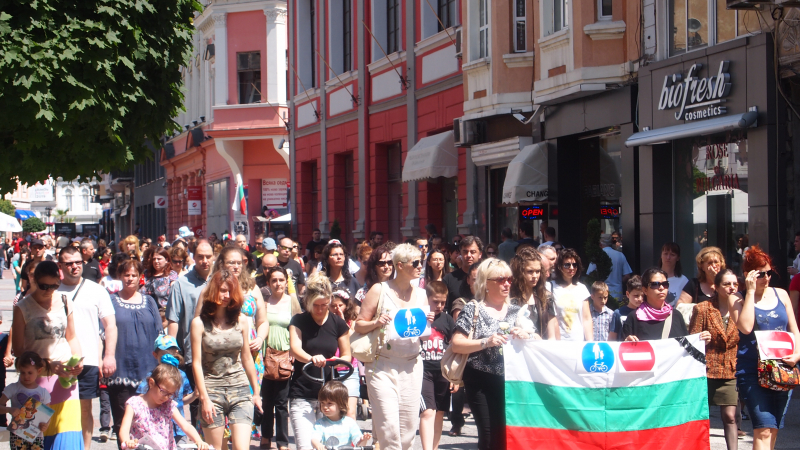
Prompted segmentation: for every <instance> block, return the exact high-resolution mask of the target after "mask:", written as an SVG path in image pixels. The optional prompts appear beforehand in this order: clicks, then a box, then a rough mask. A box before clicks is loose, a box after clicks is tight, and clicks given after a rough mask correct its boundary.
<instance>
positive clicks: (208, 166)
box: [148, 0, 289, 240]
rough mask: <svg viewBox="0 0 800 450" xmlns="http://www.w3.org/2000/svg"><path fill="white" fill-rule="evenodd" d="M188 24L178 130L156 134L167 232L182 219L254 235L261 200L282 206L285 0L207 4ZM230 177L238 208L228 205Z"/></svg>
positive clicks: (204, 232) (201, 232)
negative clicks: (240, 197)
mask: <svg viewBox="0 0 800 450" xmlns="http://www.w3.org/2000/svg"><path fill="white" fill-rule="evenodd" d="M194 24H195V28H196V31H195V36H194V50H193V53H192V55H191V59H190V61H189V64H188V65H187V66H186V67H185V68H184V69H183V71H182V73H183V79H184V86H185V89H186V104H185V108H186V111H185V112H184V113H182V114H181V115H180V116H178V117H176V118H175V121H176V122H177V123H178V124H181V125H183V129H182V130H181V132H180V133H178V132H176V133H175V134H173V135H172V136H167V137H165V138H164V139H162V148H161V154H160V157H159V161H160V163H161V166H162V167H163V169H164V178H165V179H164V181H162V184H164V183H166V186H165V189H166V193H165V195H166V199H165V200H166V204H165V205H164V206H165V207H166V217H165V224H166V225H165V228H166V234H167V236H168V239H169V240H171V239H172V238H174V235H175V234H176V233H177V231H178V228H180V227H182V226H188V227H189V228H190V229H192V230H193V231H194V232H195V234H196V235H198V236H209V235H211V234H212V233H214V234H216V235H217V236H218V237H222V233H224V232H226V231H231V232H233V231H237V232H243V233H245V234H248V235H250V236H252V235H253V233H254V232H259V231H261V230H262V229H263V228H264V223H265V222H262V221H260V220H259V219H260V218H261V217H263V215H264V213H265V210H264V208H265V207H268V208H267V211H269V210H272V209H274V210H275V214H278V215H281V216H283V215H285V214H288V212H289V205H288V193H287V190H288V189H289V183H288V180H289V150H288V148H289V147H288V145H286V143H287V139H288V133H287V131H286V126H285V121H286V120H287V119H288V108H287V96H286V79H287V68H286V36H287V34H286V33H287V31H286V2H284V1H274V0H265V1H229V2H217V1H212V2H210V3H208V5H206V7H205V9H204V11H203V13H202V14H200V15H198V16H197V17H195V19H194ZM237 179H241V180H243V184H244V189H245V192H246V197H247V211H245V213H244V214H241V213H240V212H238V211H237V212H234V211H232V209H231V204H232V201H233V198H234V195H235V189H236V188H237V184H236V180H237ZM157 184H158V182H156V185H157ZM274 186H280V189H283V196H282V197H281V195H279V194H280V192H278V191H280V189H276V188H274ZM153 198H154V199H155V196H153ZM281 199H282V201H280V200H281ZM148 200H149V198H148ZM156 206H160V205H157V204H154V206H153V208H154V210H155V208H156ZM284 220H285V219H284ZM270 226H273V225H272V224H270ZM274 226H283V225H278V224H275V225H274Z"/></svg>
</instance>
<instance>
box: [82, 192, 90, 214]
mask: <svg viewBox="0 0 800 450" xmlns="http://www.w3.org/2000/svg"><path fill="white" fill-rule="evenodd" d="M81 206H83V210H84V211H89V190H88V189H86V188H84V189H83V190H82V191H81Z"/></svg>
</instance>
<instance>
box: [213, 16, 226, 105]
mask: <svg viewBox="0 0 800 450" xmlns="http://www.w3.org/2000/svg"><path fill="white" fill-rule="evenodd" d="M227 104H228V24H227V14H225V13H220V14H214V106H220V105H227Z"/></svg>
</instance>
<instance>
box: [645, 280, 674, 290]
mask: <svg viewBox="0 0 800 450" xmlns="http://www.w3.org/2000/svg"><path fill="white" fill-rule="evenodd" d="M647 287H649V288H650V289H659V288H660V287H663V288H664V289H669V281H651V282H650V283H649V284H648V285H647Z"/></svg>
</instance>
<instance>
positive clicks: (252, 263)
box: [236, 234, 256, 273]
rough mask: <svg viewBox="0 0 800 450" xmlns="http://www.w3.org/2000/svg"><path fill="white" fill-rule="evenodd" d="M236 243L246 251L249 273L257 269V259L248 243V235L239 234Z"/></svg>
mask: <svg viewBox="0 0 800 450" xmlns="http://www.w3.org/2000/svg"><path fill="white" fill-rule="evenodd" d="M236 245H237V246H238V247H239V248H241V249H242V251H244V254H245V256H247V270H248V272H249V273H252V272H253V271H255V270H256V260H255V258H254V257H253V254H252V253H250V246H249V245H247V236H245V235H244V234H237V235H236Z"/></svg>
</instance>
